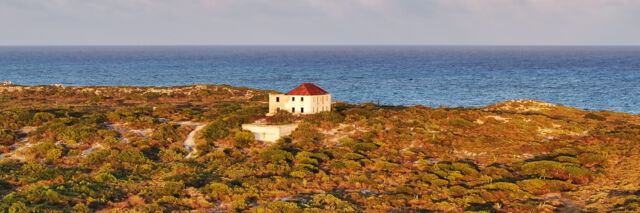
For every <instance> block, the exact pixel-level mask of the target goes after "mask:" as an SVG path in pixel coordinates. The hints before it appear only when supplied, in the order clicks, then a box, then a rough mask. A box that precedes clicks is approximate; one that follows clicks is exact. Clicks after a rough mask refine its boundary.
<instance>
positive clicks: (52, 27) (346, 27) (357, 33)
mask: <svg viewBox="0 0 640 213" xmlns="http://www.w3.org/2000/svg"><path fill="white" fill-rule="evenodd" d="M639 14H640V1H637V0H562V1H557V0H482V1H480V0H278V1H276V0H110V1H98V0H48V1H42V0H0V27H2V29H3V33H1V34H0V45H24V44H26V45H39V44H53V45H64V44H134V45H135V44H505V45H508V44H522V45H527V44H552V45H562V44H567V45H579V44H615V45H625V44H626V45H631V44H633V45H640V15H639Z"/></svg>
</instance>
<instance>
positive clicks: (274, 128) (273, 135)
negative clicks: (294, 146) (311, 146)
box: [242, 123, 298, 142]
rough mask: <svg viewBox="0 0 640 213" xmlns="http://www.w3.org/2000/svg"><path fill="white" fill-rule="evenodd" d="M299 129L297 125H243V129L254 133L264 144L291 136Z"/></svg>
mask: <svg viewBox="0 0 640 213" xmlns="http://www.w3.org/2000/svg"><path fill="white" fill-rule="evenodd" d="M296 128H298V124H297V123H293V124H285V125H267V124H243V125H242V129H243V130H247V131H250V132H252V133H253V135H254V136H255V138H256V140H258V141H264V142H275V141H277V140H278V139H280V138H281V137H284V136H288V135H291V132H293V130H295V129H296Z"/></svg>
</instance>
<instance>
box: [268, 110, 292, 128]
mask: <svg viewBox="0 0 640 213" xmlns="http://www.w3.org/2000/svg"><path fill="white" fill-rule="evenodd" d="M295 119H296V117H295V116H294V115H293V114H291V113H290V112H288V111H284V110H282V111H279V112H276V113H275V114H274V115H272V116H269V117H267V123H269V124H276V125H279V124H289V123H293V122H294V121H295Z"/></svg>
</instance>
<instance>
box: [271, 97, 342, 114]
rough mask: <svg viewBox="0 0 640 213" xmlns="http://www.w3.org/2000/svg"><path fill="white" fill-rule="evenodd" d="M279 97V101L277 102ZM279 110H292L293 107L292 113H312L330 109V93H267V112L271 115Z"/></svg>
mask: <svg viewBox="0 0 640 213" xmlns="http://www.w3.org/2000/svg"><path fill="white" fill-rule="evenodd" d="M277 98H279V100H280V101H279V102H277V101H276V100H277ZM278 107H279V108H280V110H285V111H288V112H292V110H293V109H294V108H295V112H293V113H294V114H305V115H306V114H313V113H317V112H323V111H331V94H326V95H308V96H301V95H284V94H269V114H267V115H273V114H275V113H276V112H277V111H278ZM303 108H304V112H303V113H301V109H303Z"/></svg>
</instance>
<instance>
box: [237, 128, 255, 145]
mask: <svg viewBox="0 0 640 213" xmlns="http://www.w3.org/2000/svg"><path fill="white" fill-rule="evenodd" d="M233 138H234V139H235V141H236V142H237V143H238V145H240V146H247V145H249V144H251V143H253V141H254V140H255V136H254V135H253V133H251V132H247V131H238V132H236V135H235V136H234V137H233Z"/></svg>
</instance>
